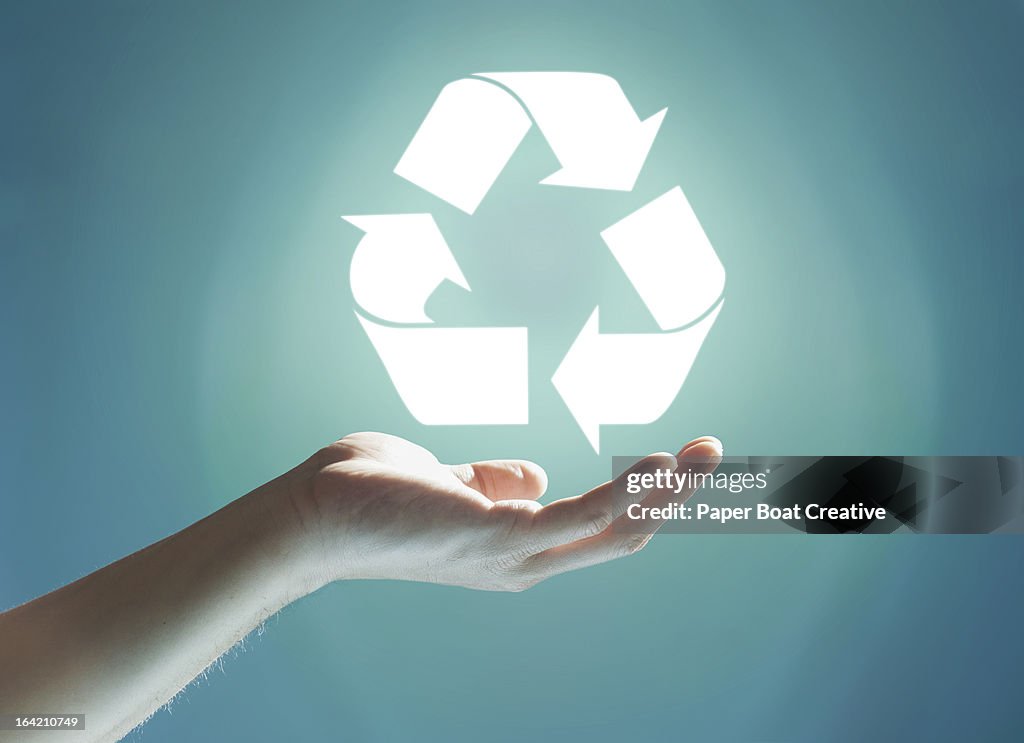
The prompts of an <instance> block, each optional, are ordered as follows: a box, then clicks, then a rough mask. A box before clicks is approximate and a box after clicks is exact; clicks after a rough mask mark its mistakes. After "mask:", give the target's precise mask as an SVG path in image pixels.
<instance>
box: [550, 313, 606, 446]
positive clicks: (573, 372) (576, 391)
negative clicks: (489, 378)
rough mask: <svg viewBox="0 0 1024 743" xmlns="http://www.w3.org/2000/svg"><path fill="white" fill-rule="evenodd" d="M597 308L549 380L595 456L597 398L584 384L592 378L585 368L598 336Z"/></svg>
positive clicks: (598, 443)
mask: <svg viewBox="0 0 1024 743" xmlns="http://www.w3.org/2000/svg"><path fill="white" fill-rule="evenodd" d="M599 309H600V308H599V307H595V308H594V311H593V312H592V313H590V317H589V318H588V319H587V322H586V323H585V324H584V325H583V329H582V330H580V332H579V335H577V336H576V340H574V341H573V343H572V346H570V347H569V350H568V352H566V354H565V358H564V359H562V363H561V364H559V365H558V369H557V370H555V374H554V376H552V377H551V383H552V384H553V385H554V387H555V389H556V390H557V391H558V394H559V396H560V397H561V398H562V400H563V401H564V402H565V406H566V407H567V408H569V412H570V413H571V414H572V417H573V419H575V421H576V425H578V426H579V427H580V430H581V431H582V432H583V435H584V436H586V438H587V441H588V442H590V445H591V446H592V447H593V449H594V453H595V454H600V453H601V424H600V418H601V416H600V412H599V411H598V410H595V409H593V404H594V400H595V399H599V395H598V396H595V391H594V390H593V389H591V385H590V384H588V380H591V379H592V378H593V377H592V374H591V373H590V372H591V370H590V369H588V368H587V365H588V364H589V363H591V359H590V357H589V346H590V344H591V342H592V341H593V339H594V338H595V337H596V336H597V334H598V328H599V324H600V322H599V319H600V314H599Z"/></svg>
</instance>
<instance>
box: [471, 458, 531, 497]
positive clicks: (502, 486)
mask: <svg viewBox="0 0 1024 743" xmlns="http://www.w3.org/2000/svg"><path fill="white" fill-rule="evenodd" d="M451 470H452V474H454V475H455V477H456V478H458V480H459V481H460V482H462V483H463V484H465V485H467V486H469V487H471V488H473V490H476V491H477V492H478V493H480V494H482V495H484V496H486V497H487V498H489V499H491V500H492V501H502V500H537V499H538V498H540V497H541V496H542V495H544V491H545V490H547V487H548V476H547V473H545V472H544V468H543V467H541V466H540V465H539V464H534V463H533V462H527V461H524V460H521V459H492V460H488V461H486V462H473V463H472V464H456V465H452V466H451Z"/></svg>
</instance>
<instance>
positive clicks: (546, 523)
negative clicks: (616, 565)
mask: <svg viewBox="0 0 1024 743" xmlns="http://www.w3.org/2000/svg"><path fill="white" fill-rule="evenodd" d="M677 464H678V462H677V459H676V457H674V456H673V455H671V454H668V453H666V452H659V453H657V454H649V455H648V456H646V457H644V458H643V459H641V460H640V461H639V462H637V463H635V464H634V465H633V466H631V467H630V468H629V469H627V470H626V471H625V472H623V473H622V474H621V475H619V476H618V477H617V478H615V479H614V480H612V481H610V482H606V483H604V484H603V485H599V486H598V487H596V488H594V489H593V490H590V491H589V492H587V493H584V494H583V495H577V496H575V497H572V498H563V499H561V500H557V501H554V502H553V503H549V504H547V505H546V506H544V507H543V508H540V509H538V510H537V511H536V512H535V513H534V515H533V518H532V521H531V524H530V532H529V534H528V535H527V537H526V540H527V542H528V544H527V545H526V546H527V547H528V548H530V549H531V550H532V552H533V553H536V552H540V551H543V550H545V549H549V548H551V547H554V546H557V545H560V544H567V543H569V542H575V541H577V540H580V539H586V538H588V537H592V536H594V535H595V534H600V533H601V532H603V531H604V530H605V529H607V528H608V527H609V526H610V525H611V523H612V522H613V521H615V519H617V518H618V517H619V516H621V515H622V514H624V513H625V512H626V509H627V508H629V506H631V505H633V504H634V503H639V502H640V501H641V500H643V499H644V498H645V497H647V495H649V494H650V492H651V490H652V488H653V484H651V483H652V480H653V479H655V478H656V476H657V475H658V473H659V472H666V471H667V472H672V471H674V470H675V468H676V466H677Z"/></svg>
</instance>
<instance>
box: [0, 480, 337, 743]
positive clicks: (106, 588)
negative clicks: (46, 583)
mask: <svg viewBox="0 0 1024 743" xmlns="http://www.w3.org/2000/svg"><path fill="white" fill-rule="evenodd" d="M280 485H281V482H280V481H275V482H273V483H268V484H267V485H265V486H263V487H262V488H260V489H258V490H256V491H253V492H252V493H250V494H249V495H246V496H244V497H243V498H240V499H238V500H236V501H234V502H233V503H231V504H229V505H228V506H226V507H225V508H223V509H221V510H220V511H217V512H216V513H214V514H212V515H211V516H209V517H207V518H205V519H203V520H202V521H199V522H197V523H196V524H193V525H192V526H190V527H188V528H187V529H185V530H183V531H181V532H178V533H177V534H175V535H173V536H171V537H168V538H167V539H164V540H163V541H161V542H158V543H156V544H154V545H152V546H150V547H147V548H146V549H144V550H142V551H140V552H137V553H135V554H133V555H130V556H128V557H126V558H124V559H122V560H120V561H118V562H116V563H113V564H112V565H108V566H107V567H105V568H102V569H101V570H98V571H96V572H95V573H92V574H91V575H89V576H86V577H85V578H82V579H81V580H79V581H76V582H75V583H72V584H70V585H68V586H65V587H64V588H61V589H60V590H58V591H54V592H53V593H50V594H47V595H45V596H42V597H40V598H38V599H36V600H35V601H31V602H29V603H27V604H24V605H23V606H20V607H17V608H16V609H12V610H10V611H8V612H5V613H3V614H0V700H2V701H3V707H4V709H2V710H0V712H3V713H8V714H30V713H60V712H77V713H84V714H85V716H86V730H87V733H86V734H85V735H83V736H81V739H85V740H90V741H91V740H116V739H118V738H119V737H121V736H122V735H124V734H125V733H126V732H128V731H129V730H130V729H131V728H133V727H135V726H136V725H138V724H139V723H140V722H141V721H143V720H144V719H145V718H146V717H148V716H149V715H150V714H152V713H153V712H154V711H155V710H156V709H158V708H159V707H160V706H161V705H162V704H164V703H165V702H167V701H168V700H169V699H170V698H171V697H173V696H174V695H175V694H176V693H177V692H178V691H180V690H181V689H182V688H183V687H184V686H186V685H187V684H188V683H189V682H190V681H191V680H192V679H193V678H195V677H196V676H197V675H198V674H199V673H201V672H202V671H203V669H205V668H206V667H207V666H208V665H209V664H210V663H212V662H213V661H214V660H215V659H216V658H217V657H219V656H220V655H221V654H222V653H223V652H224V651H226V650H227V649H228V648H230V647H231V646H232V645H233V644H235V643H236V642H237V641H238V640H240V639H241V638H242V637H244V636H245V635H246V634H247V633H248V632H250V631H251V630H252V629H253V628H255V627H256V626H258V625H259V624H260V623H261V622H263V621H264V620H265V619H266V618H267V617H269V616H270V615H272V614H274V613H275V612H276V611H278V610H279V609H281V608H282V607H283V606H285V605H286V604H288V603H290V602H291V601H293V600H295V599H296V598H299V597H300V596H302V595H304V594H305V593H307V592H309V591H310V590H312V589H313V588H315V587H316V586H317V584H316V583H315V580H314V577H313V576H314V575H315V569H314V568H313V566H312V564H311V561H310V560H309V559H308V557H307V554H306V550H305V546H304V541H303V538H302V535H301V533H300V531H301V524H300V523H299V521H298V520H297V518H296V517H295V514H294V512H289V504H288V502H287V499H286V498H285V497H282V496H283V494H281V493H279V492H278V491H279V490H280ZM34 735H35V736H38V733H34ZM62 735H64V736H67V735H68V733H66V732H64V733H62ZM74 737H76V738H77V737H78V736H74ZM33 740H38V737H34V738H33Z"/></svg>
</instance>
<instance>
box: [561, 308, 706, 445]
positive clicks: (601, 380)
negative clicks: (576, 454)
mask: <svg viewBox="0 0 1024 743" xmlns="http://www.w3.org/2000/svg"><path fill="white" fill-rule="evenodd" d="M722 304H723V303H722V302H719V304H718V306H717V307H715V309H714V310H712V311H711V312H710V313H708V315H707V316H706V317H704V318H702V319H701V320H700V321H699V322H697V323H695V324H694V325H692V326H690V327H688V328H684V329H683V330H677V331H675V332H672V333H639V334H625V333H613V334H601V333H600V332H599V329H598V310H599V309H600V308H598V307H595V308H594V311H593V313H591V315H590V318H589V319H588V320H587V322H586V324H585V325H584V326H583V330H581V331H580V334H579V335H578V336H577V337H576V340H575V341H574V342H573V344H572V347H571V348H570V349H569V352H568V353H567V354H566V355H565V358H564V359H562V363H561V364H560V365H559V366H558V369H557V371H555V374H554V376H553V377H552V378H551V381H552V383H553V384H554V385H555V389H557V390H558V394H559V395H561V396H562V399H563V400H564V401H565V404H566V406H567V407H568V408H569V412H571V413H572V416H573V418H575V419H576V423H577V424H579V427H580V429H581V430H582V431H583V435H584V436H586V437H587V440H588V441H589V442H590V445H591V446H593V447H594V451H595V452H597V453H600V452H601V426H602V425H604V424H627V423H629V424H644V423H653V422H654V421H656V420H658V418H660V417H661V416H662V415H663V414H664V413H665V411H666V410H668V408H669V406H670V405H671V404H672V401H673V400H675V398H676V395H677V394H678V393H679V389H680V388H681V387H682V386H683V382H684V381H685V379H686V375H687V374H688V373H689V371H690V367H691V366H692V365H693V361H694V359H695V358H696V357H697V352H698V351H699V350H700V347H701V344H702V343H703V342H704V338H705V337H706V336H707V333H708V331H709V330H710V329H711V326H712V325H713V324H714V322H715V319H716V318H717V317H718V313H719V311H720V310H721V309H722Z"/></svg>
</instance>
